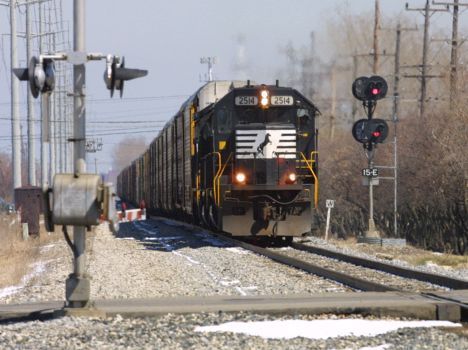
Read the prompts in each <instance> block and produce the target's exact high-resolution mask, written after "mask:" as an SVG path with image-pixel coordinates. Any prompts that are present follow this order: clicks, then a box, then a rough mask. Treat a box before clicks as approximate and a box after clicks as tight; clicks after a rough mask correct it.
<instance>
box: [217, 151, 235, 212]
mask: <svg viewBox="0 0 468 350" xmlns="http://www.w3.org/2000/svg"><path fill="white" fill-rule="evenodd" d="M231 157H232V153H230V154H229V157H228V158H227V160H226V163H224V165H223V167H222V168H221V171H218V172H217V173H216V176H215V181H216V184H217V187H216V188H215V189H216V193H217V195H216V196H217V200H218V201H217V202H216V199H215V203H216V205H217V206H218V207H219V203H220V198H221V190H220V188H221V185H220V184H219V182H220V181H221V176H223V173H224V170H226V166H227V165H228V164H229V161H230V160H231ZM221 160H222V159H221ZM221 163H222V162H221Z"/></svg>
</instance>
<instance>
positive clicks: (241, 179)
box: [236, 172, 246, 183]
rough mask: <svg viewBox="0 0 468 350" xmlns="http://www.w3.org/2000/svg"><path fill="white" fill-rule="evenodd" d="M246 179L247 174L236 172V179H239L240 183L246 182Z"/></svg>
mask: <svg viewBox="0 0 468 350" xmlns="http://www.w3.org/2000/svg"><path fill="white" fill-rule="evenodd" d="M245 180H246V177H245V174H244V173H241V172H238V173H237V174H236V181H237V182H238V183H244V182H245Z"/></svg>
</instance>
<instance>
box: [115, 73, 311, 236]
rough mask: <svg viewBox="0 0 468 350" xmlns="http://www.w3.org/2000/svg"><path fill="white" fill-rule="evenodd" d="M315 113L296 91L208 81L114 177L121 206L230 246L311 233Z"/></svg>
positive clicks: (276, 87)
mask: <svg viewBox="0 0 468 350" xmlns="http://www.w3.org/2000/svg"><path fill="white" fill-rule="evenodd" d="M318 113H319V112H318V110H317V108H316V107H315V106H314V105H313V104H312V103H311V102H310V101H309V100H307V99H306V98H305V97H304V96H303V95H301V94H300V93H299V92H298V91H296V90H294V89H292V88H287V87H280V86H279V85H278V83H277V84H276V85H274V86H271V85H251V84H250V82H247V84H245V82H239V81H212V82H209V83H207V84H206V85H204V86H203V87H202V88H200V89H199V90H198V91H197V92H196V93H195V94H194V95H193V96H191V97H190V98H189V99H188V100H187V101H186V102H185V103H184V104H183V105H182V106H181V108H180V110H179V112H178V113H177V114H176V115H175V116H174V117H173V118H172V119H171V120H170V121H169V122H168V123H167V124H166V125H165V127H164V128H163V130H162V131H161V132H160V133H159V135H158V136H157V137H156V138H155V139H154V140H153V141H152V143H151V145H150V147H149V148H148V149H147V150H146V151H145V153H144V154H142V155H141V156H140V157H139V158H138V159H136V160H135V161H134V162H133V163H132V164H131V165H130V166H129V167H127V168H125V169H124V170H123V171H122V172H121V173H120V174H119V176H118V180H117V189H118V194H119V196H120V197H121V198H122V199H124V200H127V201H129V202H134V203H140V202H142V201H144V202H145V203H146V207H147V211H148V212H149V213H150V214H154V215H164V216H170V217H172V218H176V219H180V220H186V221H190V222H193V223H195V224H197V225H202V226H205V227H209V228H210V229H213V230H216V231H224V232H226V233H229V234H231V235H233V236H270V237H279V238H280V237H287V238H289V239H291V238H292V237H293V236H300V235H303V234H305V233H308V232H310V230H311V226H312V225H313V222H314V212H315V209H316V208H317V202H318V178H317V170H318V163H317V136H318V131H317V129H316V123H315V118H316V117H317V115H318Z"/></svg>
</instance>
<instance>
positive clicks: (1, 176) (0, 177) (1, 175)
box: [0, 153, 13, 202]
mask: <svg viewBox="0 0 468 350" xmlns="http://www.w3.org/2000/svg"><path fill="white" fill-rule="evenodd" d="M12 188H13V177H12V165H11V158H10V156H8V155H7V154H6V153H0V197H1V198H3V199H5V200H6V201H10V202H11V200H12V192H11V189H12Z"/></svg>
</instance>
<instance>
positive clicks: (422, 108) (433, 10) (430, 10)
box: [406, 0, 448, 119]
mask: <svg viewBox="0 0 468 350" xmlns="http://www.w3.org/2000/svg"><path fill="white" fill-rule="evenodd" d="M406 11H418V12H420V13H422V14H423V16H424V38H423V53H422V65H421V66H420V67H421V76H420V79H421V97H420V99H419V103H420V105H419V116H420V118H421V119H423V118H424V116H425V107H426V94H427V85H426V84H427V78H431V76H429V75H428V74H427V59H428V54H429V20H430V18H431V17H432V15H433V14H434V13H436V12H445V11H448V6H447V8H446V9H437V8H431V7H430V5H429V0H426V6H424V8H410V7H409V4H408V3H406Z"/></svg>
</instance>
